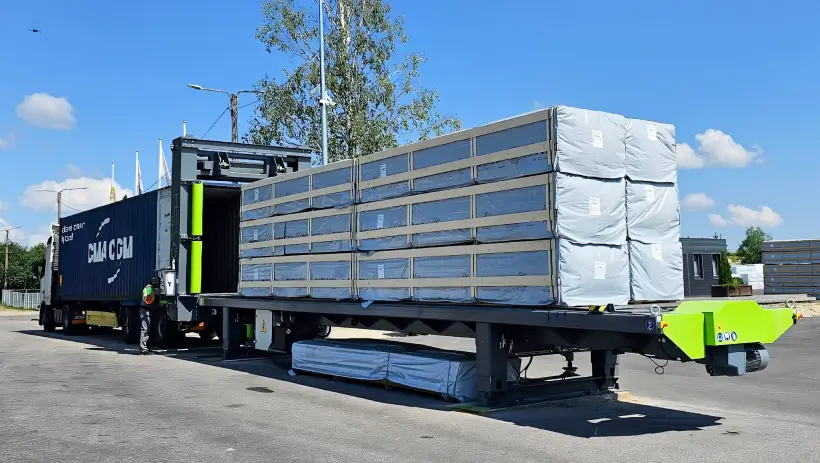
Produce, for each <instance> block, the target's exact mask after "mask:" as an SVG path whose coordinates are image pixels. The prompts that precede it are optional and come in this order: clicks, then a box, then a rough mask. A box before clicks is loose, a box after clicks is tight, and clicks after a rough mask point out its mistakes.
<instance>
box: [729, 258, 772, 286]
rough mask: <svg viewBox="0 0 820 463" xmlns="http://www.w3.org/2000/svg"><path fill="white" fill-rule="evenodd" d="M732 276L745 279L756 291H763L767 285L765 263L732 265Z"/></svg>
mask: <svg viewBox="0 0 820 463" xmlns="http://www.w3.org/2000/svg"><path fill="white" fill-rule="evenodd" d="M732 276H733V277H737V278H740V279H741V280H743V284H744V285H749V286H751V287H752V290H754V291H763V289H764V287H765V279H764V270H763V264H747V265H732Z"/></svg>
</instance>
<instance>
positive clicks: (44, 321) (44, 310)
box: [40, 304, 57, 333]
mask: <svg viewBox="0 0 820 463" xmlns="http://www.w3.org/2000/svg"><path fill="white" fill-rule="evenodd" d="M40 324H41V325H43V331H45V332H46V333H53V332H55V331H56V330H57V325H55V324H54V309H52V308H51V307H46V305H45V304H40Z"/></svg>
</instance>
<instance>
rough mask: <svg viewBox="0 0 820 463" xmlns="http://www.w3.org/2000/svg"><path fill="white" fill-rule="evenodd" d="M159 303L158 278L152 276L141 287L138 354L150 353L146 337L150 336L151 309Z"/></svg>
mask: <svg viewBox="0 0 820 463" xmlns="http://www.w3.org/2000/svg"><path fill="white" fill-rule="evenodd" d="M157 305H159V278H157V277H152V278H151V282H150V283H149V284H147V285H146V286H145V288H143V289H142V303H141V304H140V350H139V354H140V355H150V354H153V352H152V351H151V350H150V349H149V348H148V339H149V338H150V337H151V310H153V309H154V308H155V307H156V306H157Z"/></svg>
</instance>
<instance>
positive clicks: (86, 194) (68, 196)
mask: <svg viewBox="0 0 820 463" xmlns="http://www.w3.org/2000/svg"><path fill="white" fill-rule="evenodd" d="M66 188H85V189H82V190H70V191H64V192H63V216H64V217H65V216H68V215H71V214H73V213H76V212H78V211H85V210H88V209H93V208H95V207H99V206H102V205H105V204H108V202H109V195H110V192H111V179H96V178H89V177H79V178H69V179H66V180H64V181H62V182H58V181H56V180H46V181H45V182H42V183H38V184H36V185H29V186H28V187H27V188H26V189H25V191H24V192H23V194H22V195H21V196H20V204H21V205H22V206H23V207H25V208H26V209H30V210H33V211H49V210H52V208H53V207H54V205H55V204H56V202H57V197H56V195H55V193H53V192H54V191H59V190H62V189H66ZM114 188H115V189H116V195H117V199H122V197H123V195H128V197H131V196H133V195H134V192H133V191H131V190H129V189H127V188H123V187H122V186H120V185H119V184H117V183H114ZM37 190H51V191H37Z"/></svg>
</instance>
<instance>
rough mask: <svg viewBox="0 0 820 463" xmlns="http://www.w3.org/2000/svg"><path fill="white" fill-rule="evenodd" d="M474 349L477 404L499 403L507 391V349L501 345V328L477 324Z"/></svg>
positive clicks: (493, 325) (489, 324)
mask: <svg viewBox="0 0 820 463" xmlns="http://www.w3.org/2000/svg"><path fill="white" fill-rule="evenodd" d="M475 348H476V370H477V372H478V375H477V376H478V378H477V379H478V402H479V405H481V406H487V405H490V404H492V403H493V402H497V401H499V400H500V399H501V398H502V397H503V395H504V393H505V392H506V391H507V363H508V352H509V350H508V349H509V348H508V346H505V345H504V343H503V336H502V332H501V327H500V326H499V325H495V324H492V323H477V324H476V337H475Z"/></svg>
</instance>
